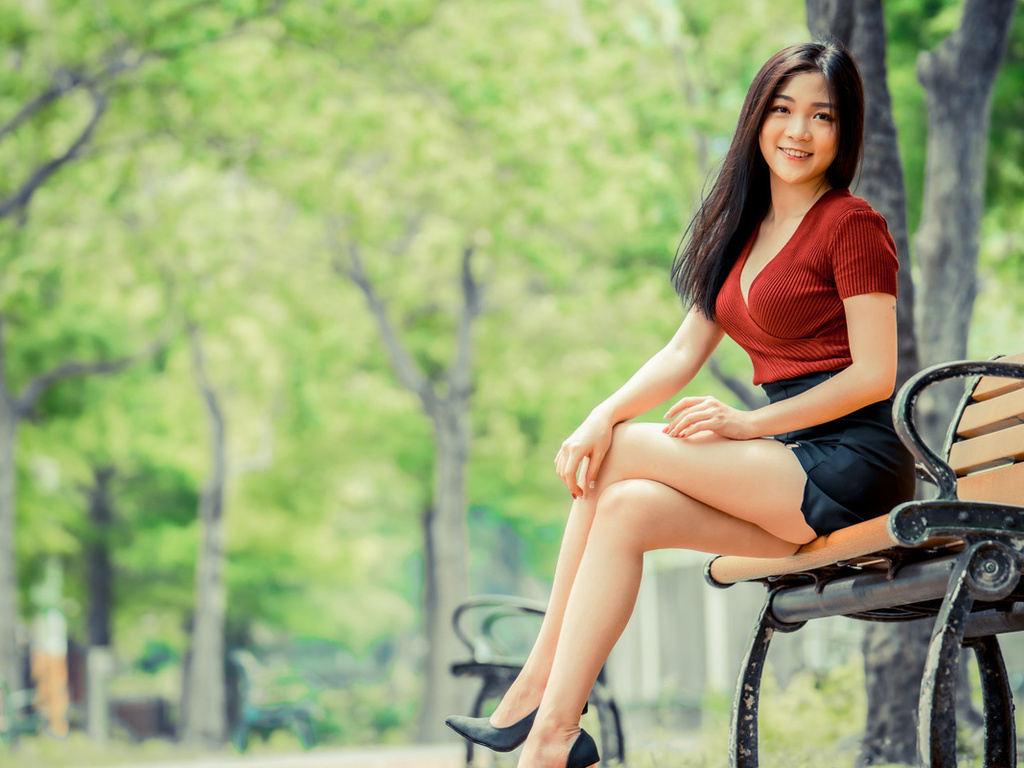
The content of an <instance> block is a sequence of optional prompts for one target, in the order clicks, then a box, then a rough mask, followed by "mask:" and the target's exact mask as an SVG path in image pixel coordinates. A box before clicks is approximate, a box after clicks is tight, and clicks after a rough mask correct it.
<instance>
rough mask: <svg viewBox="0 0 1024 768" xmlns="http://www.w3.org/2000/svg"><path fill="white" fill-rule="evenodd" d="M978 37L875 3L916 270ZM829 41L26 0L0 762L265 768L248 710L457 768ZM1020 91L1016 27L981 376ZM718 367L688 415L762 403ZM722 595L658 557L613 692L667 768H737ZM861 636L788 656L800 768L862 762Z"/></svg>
mask: <svg viewBox="0 0 1024 768" xmlns="http://www.w3.org/2000/svg"><path fill="white" fill-rule="evenodd" d="M963 5H964V4H963V3H962V2H958V1H957V0H927V1H922V0H887V1H886V2H885V21H886V25H887V45H888V56H887V61H888V66H889V87H890V91H891V97H892V106H893V112H894V116H895V120H896V124H897V127H898V131H899V146H900V150H901V155H902V161H903V165H904V171H905V173H904V181H905V185H906V193H907V213H908V231H909V232H910V234H911V243H912V245H913V239H912V238H913V233H914V232H915V231H916V230H917V227H918V225H919V223H920V219H921V212H922V201H923V199H924V193H925V176H924V166H925V161H926V156H925V153H926V137H927V133H928V122H927V114H926V109H925V100H924V92H923V90H922V88H921V86H920V85H919V83H918V81H917V79H916V76H915V63H916V61H917V57H918V55H919V53H920V52H921V51H927V50H932V49H934V48H935V47H936V46H937V45H939V44H940V43H941V42H942V41H943V40H944V39H945V38H946V37H947V36H948V35H949V34H950V33H951V32H953V30H954V29H956V27H957V25H958V24H959V23H960V19H961V12H962V9H963ZM808 38H809V33H808V30H807V17H806V9H805V6H804V3H803V2H800V1H798V0H718V1H717V2H714V3H710V2H706V0H618V1H615V2H612V1H611V0H607V1H605V0H276V1H274V0H220V1H219V2H214V1H210V0H207V1H204V0H147V2H139V1H138V0H87V1H86V0H0V169H2V173H0V395H2V398H0V432H2V434H0V440H2V445H0V634H2V635H3V637H0V681H2V682H3V683H4V688H2V689H0V695H2V696H3V697H4V700H5V701H6V702H7V706H6V709H4V708H2V707H0V730H2V731H7V736H5V738H4V742H3V743H2V744H0V761H2V762H3V764H4V765H12V766H37V765H54V766H70V765H107V764H115V763H121V764H124V763H141V762H145V761H147V760H159V759H171V758H172V757H174V756H179V757H180V756H182V755H186V756H187V755H197V754H207V753H210V752H212V753H214V754H225V755H232V756H234V755H236V754H237V753H238V752H239V751H241V748H242V745H241V744H240V743H239V741H238V738H237V732H236V731H235V730H234V729H235V728H236V726H237V724H238V722H239V718H243V717H244V715H243V714H242V713H243V712H244V707H243V706H242V705H243V704H245V703H246V701H250V703H251V702H257V703H258V701H257V700H256V699H255V698H252V699H249V698H247V697H249V696H253V697H255V696H256V695H257V694H259V695H263V696H264V697H268V698H265V699H264V701H272V702H274V703H281V702H291V703H293V704H294V705H295V706H296V707H299V708H300V710H301V711H304V712H306V713H307V714H306V715H304V716H299V715H296V714H295V713H291V714H289V713H288V712H283V713H282V714H281V718H282V721H283V722H284V724H291V725H294V723H295V722H298V721H303V722H306V723H307V725H308V728H309V732H304V731H302V729H301V728H300V729H299V731H298V732H293V731H289V730H288V729H285V728H282V729H278V730H276V731H274V732H273V733H272V734H271V738H270V739H269V741H266V742H264V741H263V740H261V739H256V738H253V740H252V743H251V744H247V745H245V746H246V747H247V749H246V750H245V754H247V755H252V754H257V755H259V754H266V753H268V752H271V753H277V752H287V751H292V750H302V748H303V742H307V743H306V744H305V746H307V747H309V746H312V744H313V743H314V742H315V744H316V746H315V749H317V750H321V749H330V748H344V747H355V746H365V745H383V744H393V745H403V744H414V743H421V742H435V741H437V740H442V741H445V742H446V743H450V744H455V743H456V741H455V737H454V735H452V734H450V733H448V732H446V731H445V729H444V728H443V723H442V721H443V717H444V715H446V714H449V712H447V711H437V710H436V709H434V708H433V707H434V706H438V707H440V706H442V705H441V704H440V703H439V702H448V703H452V706H454V707H459V708H461V711H468V708H469V706H470V704H471V703H472V701H473V697H474V696H475V695H476V693H477V683H475V682H474V680H473V679H471V678H455V677H453V676H452V675H450V674H449V673H448V672H447V669H448V664H449V663H450V661H451V660H457V659H458V658H460V655H462V656H465V657H467V658H468V655H469V650H468V649H467V648H464V647H462V646H461V645H460V644H459V641H458V639H457V638H456V636H455V634H454V633H453V631H452V628H451V624H450V617H451V613H452V610H453V608H454V606H455V605H456V604H457V603H458V602H459V601H461V599H464V598H465V597H467V596H468V595H470V594H478V593H503V594H510V595H519V596H524V597H527V598H532V599H539V600H543V599H544V598H545V596H546V594H547V589H548V584H549V579H550V576H551V573H552V570H553V567H554V557H555V555H556V553H557V548H558V543H559V539H560V534H561V529H562V525H563V521H564V519H565V515H566V512H567V509H568V502H569V495H568V494H567V493H566V491H565V489H564V488H563V487H562V486H561V485H560V483H559V481H558V479H557V477H556V476H555V474H554V472H553V471H552V467H551V460H552V458H553V456H554V454H555V452H556V450H557V448H558V446H559V445H560V443H561V441H562V440H563V439H564V437H565V436H566V435H568V434H569V433H570V432H571V430H572V429H573V428H574V427H575V426H576V425H577V424H578V423H579V421H580V420H581V419H582V418H583V417H584V416H585V415H586V414H587V412H588V411H589V409H590V408H591V407H592V406H593V405H595V404H596V403H597V402H598V401H600V400H601V399H602V398H604V397H605V396H607V395H608V394H609V393H610V392H611V391H613V389H614V388H615V387H617V386H618V385H619V384H620V383H621V382H622V381H624V380H625V378H626V377H628V375H630V374H631V373H632V372H633V371H634V370H635V369H636V368H637V367H638V366H639V365H640V364H641V363H642V362H643V361H644V360H645V359H646V358H647V357H648V356H649V355H651V354H653V353H654V352H655V351H656V350H657V349H658V348H659V347H660V346H661V345H662V344H663V343H664V342H665V341H666V340H667V339H668V338H669V336H670V335H671V333H672V332H673V330H674V329H675V327H676V326H677V325H678V323H679V321H680V319H681V317H682V308H681V307H680V304H679V301H678V299H677V298H676V296H675V295H674V293H673V292H672V289H671V286H670V283H669V280H668V268H669V265H670V263H671V260H672V257H673V254H674V252H675V249H676V246H677V244H678V242H679V239H680V237H681V235H682V233H683V231H684V229H685V227H686V224H687V222H688V220H689V217H690V216H691V215H692V213H693V211H694V209H695V205H696V203H697V201H698V200H699V196H700V193H701V190H702V189H703V188H704V185H705V183H706V180H707V178H708V175H709V173H711V172H712V171H713V169H714V167H715V163H716V161H717V160H718V159H719V158H720V157H721V155H722V153H723V151H724V149H725V147H726V146H727V144H728V141H729V138H730V136H731V133H732V130H733V128H734V126H735V121H736V118H737V115H738V112H739V108H740V104H741V102H742V100H743V97H744V94H745V92H746V88H747V85H748V84H749V82H750V80H751V78H752V77H753V75H754V73H755V72H756V71H757V69H758V68H759V67H760V65H761V64H762V63H763V62H764V60H765V59H766V58H767V57H768V56H769V55H770V54H771V53H773V52H775V51H776V50H778V49H779V48H781V47H782V46H784V45H786V44H789V43H793V42H799V41H803V40H806V39H808ZM1022 89H1024V21H1022V13H1021V12H1020V10H1019V8H1018V11H1017V13H1016V15H1015V17H1014V25H1013V28H1012V30H1011V32H1010V38H1009V43H1008V47H1007V52H1006V56H1005V59H1004V61H1003V64H1002V67H1001V69H1000V73H999V76H998V79H997V81H996V85H995V87H994V90H993V97H992V106H991V110H992V111H991V134H990V137H989V146H988V160H987V175H986V180H985V190H984V217H983V221H982V227H981V238H980V252H979V259H978V266H977V270H978V277H979V281H980V283H979V290H980V294H979V300H978V301H977V304H976V306H975V311H974V315H973V321H972V326H971V335H970V338H969V342H968V349H969V351H970V353H971V355H973V356H976V357H982V358H987V357H990V356H992V355H994V354H997V353H1005V352H1008V351H1016V350H1018V349H1019V348H1020V340H1021V330H1022V327H1024V326H1022V324H1021V316H1022V309H1024V292H1022V290H1021V287H1022V284H1024V236H1022V234H1021V222H1022V221H1024V99H1022V98H1021V94H1022V92H1024V90H1022ZM871 119H872V116H871V115H870V114H869V115H868V120H871ZM716 360H717V364H718V365H719V366H720V367H721V374H722V375H721V376H718V377H716V376H712V375H711V374H710V373H704V374H701V376H699V377H698V379H697V380H696V381H695V382H694V383H693V384H692V385H691V390H692V391H694V392H697V391H699V392H708V393H713V394H716V395H718V396H720V397H722V398H723V399H730V401H731V402H736V398H735V396H734V395H733V394H732V393H731V392H730V391H729V390H728V389H727V388H726V386H725V385H724V384H723V383H722V379H723V378H726V377H731V378H732V379H735V380H739V381H743V382H746V383H749V381H750V372H749V363H748V362H747V360H746V358H745V356H744V355H743V353H742V352H741V351H740V350H739V349H738V348H736V347H733V346H731V345H728V344H727V345H726V346H725V348H724V349H723V350H722V351H721V352H720V353H719V356H718V357H717V358H716ZM659 417H660V411H658V412H652V413H651V414H650V415H649V416H648V417H647V418H651V419H656V418H659ZM452 510H454V511H455V513H454V514H452ZM12 553H13V556H12ZM704 560H705V556H703V555H688V554H686V553H677V552H666V553H658V554H657V555H656V556H652V557H651V558H650V561H649V568H648V573H647V576H646V579H645V586H644V589H643V592H642V594H641V600H640V605H639V608H638V611H637V614H636V616H635V617H634V621H633V622H632V624H631V625H630V627H629V628H628V630H627V633H626V636H625V637H624V639H623V642H622V643H621V644H620V647H619V648H618V649H617V650H616V652H615V655H613V658H612V661H611V663H610V664H609V668H608V675H607V680H606V682H607V684H608V691H609V692H610V694H611V695H614V697H615V700H616V701H617V703H618V706H619V708H620V710H621V712H622V718H623V723H624V726H625V729H626V730H625V735H626V743H627V747H630V748H631V749H632V750H634V751H633V755H634V757H635V758H636V759H635V761H634V763H635V764H636V765H646V764H652V763H650V762H648V763H644V760H648V761H650V760H656V759H658V758H657V756H658V755H661V756H662V759H667V760H668V761H669V762H668V763H657V764H681V763H680V762H679V761H681V760H682V759H683V756H685V755H690V754H697V753H699V752H700V751H701V750H702V749H704V748H705V746H706V745H705V742H704V741H703V739H705V738H710V739H711V743H712V745H713V746H712V749H713V748H714V745H715V744H717V749H718V752H717V753H715V754H717V755H718V756H719V757H720V758H721V759H720V760H718V761H717V762H708V763H704V762H694V765H705V764H706V765H719V764H724V762H723V761H724V758H722V757H721V756H722V755H724V745H725V740H726V736H725V731H724V727H725V726H724V725H723V723H724V722H725V720H724V718H725V714H724V713H725V710H726V709H727V704H728V701H729V699H730V698H731V691H732V687H733V685H734V680H735V677H736V670H737V669H738V665H739V660H740V655H741V654H742V650H743V646H744V644H745V642H746V639H747V635H748V632H749V627H750V622H751V621H752V618H753V612H754V611H755V610H756V608H757V605H758V602H759V600H760V590H758V589H755V590H754V591H753V592H751V591H744V590H743V589H741V588H737V589H736V590H734V591H729V592H726V593H714V594H710V593H709V591H708V590H707V589H706V588H705V587H704V586H703V580H702V574H701V569H702V566H703V563H704ZM12 564H13V565H14V568H13V570H12V569H11V565H12ZM861 632H862V630H861V628H860V626H859V625H856V624H853V623H845V622H843V621H836V622H831V623H829V622H822V624H821V626H820V627H818V628H815V629H809V630H807V631H806V632H805V633H803V634H800V635H798V636H793V637H787V638H785V639H784V640H782V641H781V642H780V643H779V649H778V651H777V654H776V655H775V657H774V662H773V672H772V674H771V675H769V677H770V678H771V682H770V683H769V684H768V685H770V686H774V692H773V693H772V694H771V695H773V696H777V697H778V698H779V700H780V701H786V702H788V703H787V704H786V705H785V711H787V712H789V713H790V716H788V718H787V717H778V718H776V719H777V720H778V722H774V724H773V721H771V720H770V721H769V723H768V725H767V726H766V731H765V733H766V737H765V738H767V739H769V740H771V739H775V740H776V741H770V743H771V744H776V745H778V748H779V749H783V750H785V749H794V750H795V749H797V748H798V747H797V746H796V745H797V744H799V743H800V737H803V736H806V733H807V732H810V731H813V732H815V733H818V734H819V735H820V739H821V740H822V742H823V743H824V742H825V741H826V740H827V742H828V743H830V744H832V745H834V744H836V743H840V742H841V741H842V740H843V739H846V740H848V742H849V744H848V747H847V748H848V749H849V750H852V751H851V752H850V757H849V759H848V760H847V763H846V764H852V760H853V754H854V753H855V751H856V739H857V734H858V729H859V728H860V727H862V723H863V717H864V715H863V681H862V676H863V672H862V670H861V661H860V659H859V653H860V651H859V645H860V637H861ZM4 638H7V639H4ZM528 638H529V630H528V629H523V630H519V634H517V635H516V639H517V640H518V641H521V643H528ZM1014 642H1015V641H1014V640H1012V639H1010V640H1008V641H1007V646H1008V650H1007V656H1008V663H1009V664H1010V666H1011V667H1012V669H1011V673H1012V674H1013V675H1015V678H1014V679H1015V680H1016V681H1018V682H1021V681H1024V645H1021V643H1020V641H1016V642H1017V645H1021V647H1019V648H1018V647H1017V645H1015V644H1014ZM523 647H525V646H523V645H519V646H516V647H515V648H512V649H511V650H510V653H512V655H515V653H518V652H520V651H521V650H522V648H523ZM47 659H49V660H50V661H52V663H53V665H55V666H54V670H53V671H51V672H48V673H47V672H45V669H46V668H47V667H46V664H48V663H50V662H48V661H46V660H47ZM54 659H59V660H62V661H53V660H54ZM431 665H433V666H431ZM64 675H66V677H67V682H66V683H65V682H63V680H64V677H63V676H64ZM257 683H258V686H257V689H254V688H253V687H252V686H254V685H257ZM247 685H248V686H249V687H247ZM783 689H785V690H783ZM26 691H27V693H26ZM33 691H34V692H33ZM836 691H840V693H836ZM768 695H769V694H768V693H766V694H765V696H768ZM787 695H788V696H789V698H788V699H786V698H785V697H786V696H787ZM33 697H35V701H36V706H35V707H32V706H27V707H24V708H22V706H21V705H22V704H26V703H28V702H30V701H31V700H32V699H33ZM275 697H276V698H275ZM296 711H299V710H296ZM800 712H802V713H803V714H802V715H800V714H799V713H800ZM801 716H802V717H804V718H806V719H805V722H807V723H809V724H810V726H809V727H808V728H806V729H801V732H800V733H799V734H798V733H796V730H797V729H796V728H794V725H793V724H794V722H796V721H797V718H799V717H801ZM768 717H769V719H770V718H771V717H773V716H772V715H771V714H769V715H768ZM19 728H20V729H21V730H24V733H17V734H16V733H15V731H17V730H18V729H19ZM233 734H234V735H235V736H236V738H235V741H234V744H233V745H232V742H231V738H232V735H233ZM708 734H710V736H708ZM850 745H852V746H850ZM811 746H812V748H813V749H820V745H813V744H812V745H811ZM652 755H653V756H655V757H653V758H652V757H651V756H652ZM666 756H667V757H666ZM694 759H697V758H694ZM701 759H702V758H701ZM791 764H796V763H795V762H794V763H791Z"/></svg>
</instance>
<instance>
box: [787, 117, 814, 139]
mask: <svg viewBox="0 0 1024 768" xmlns="http://www.w3.org/2000/svg"><path fill="white" fill-rule="evenodd" d="M810 134H811V128H810V126H809V125H808V123H807V118H805V117H802V116H800V115H793V116H792V117H791V118H790V119H789V122H788V123H787V124H786V135H788V136H790V137H792V138H794V139H806V138H807V137H808V136H810Z"/></svg>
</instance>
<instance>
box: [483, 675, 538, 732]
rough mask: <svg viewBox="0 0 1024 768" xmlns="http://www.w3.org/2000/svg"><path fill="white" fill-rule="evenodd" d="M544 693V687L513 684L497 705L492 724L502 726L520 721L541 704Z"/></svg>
mask: <svg viewBox="0 0 1024 768" xmlns="http://www.w3.org/2000/svg"><path fill="white" fill-rule="evenodd" d="M517 682H518V681H517ZM543 695H544V692H543V689H542V688H534V687H533V686H526V685H523V686H517V685H515V684H513V686H512V687H511V688H509V689H508V691H506V693H505V695H504V696H503V697H502V699H501V701H500V702H499V703H498V706H497V707H495V709H494V713H493V714H492V715H491V717H490V721H491V725H493V726H495V727H497V728H502V727H505V726H509V725H512V723H516V722H519V721H520V720H522V719H523V718H524V717H526V716H527V715H528V714H530V713H531V712H533V711H534V710H535V709H537V707H538V706H540V700H541V697H542V696H543Z"/></svg>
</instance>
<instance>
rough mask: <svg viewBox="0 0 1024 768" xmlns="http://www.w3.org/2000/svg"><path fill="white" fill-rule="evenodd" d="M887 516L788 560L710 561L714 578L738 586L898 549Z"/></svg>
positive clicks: (825, 538)
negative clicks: (895, 547)
mask: <svg viewBox="0 0 1024 768" xmlns="http://www.w3.org/2000/svg"><path fill="white" fill-rule="evenodd" d="M886 520H888V515H882V516H881V517H876V518H873V519H871V520H866V521H864V522H863V523H857V524H856V525H851V526H850V527H849V528H842V529H840V530H838V531H836V532H835V533H830V534H828V535H827V536H819V537H818V538H816V539H815V540H814V541H812V542H810V543H808V544H805V545H804V546H802V547H800V549H799V550H797V552H796V554H793V555H790V556H789V557H770V558H769V557H740V556H738V555H729V556H726V557H719V558H715V559H714V560H712V561H711V568H710V572H711V577H712V578H713V579H714V580H715V581H717V582H718V583H719V584H735V583H736V582H739V581H753V580H757V579H764V578H767V577H768V576H781V575H783V574H790V573H801V572H802V571H809V570H813V569H815V568H821V567H823V566H826V565H832V564H834V563H837V562H839V561H845V560H852V559H853V558H856V557H865V556H867V555H871V554H874V553H875V552H878V551H879V550H882V549H889V548H890V547H893V546H896V541H894V540H893V538H892V537H891V536H890V535H889V531H888V530H887V529H886V527H885V523H886Z"/></svg>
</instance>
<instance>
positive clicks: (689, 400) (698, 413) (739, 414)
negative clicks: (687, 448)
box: [662, 397, 761, 440]
mask: <svg viewBox="0 0 1024 768" xmlns="http://www.w3.org/2000/svg"><path fill="white" fill-rule="evenodd" d="M665 418H666V419H671V421H670V422H669V423H668V425H666V427H665V428H664V429H663V430H662V432H664V433H665V434H667V435H669V436H670V437H690V436H692V435H695V434H697V433H698V432H714V433H715V434H716V435H721V436H722V437H727V438H729V439H730V440H751V439H753V438H755V437H761V435H760V434H758V432H757V430H756V429H755V427H754V423H753V417H752V414H751V412H750V411H740V410H737V409H736V408H731V407H730V406H728V405H726V404H725V403H723V402H721V401H720V400H718V399H716V398H714V397H684V398H683V399H682V400H680V401H679V402H678V403H676V404H675V405H673V406H672V407H671V408H669V409H668V413H666V414H665Z"/></svg>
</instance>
